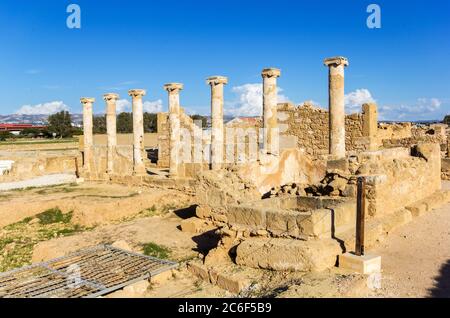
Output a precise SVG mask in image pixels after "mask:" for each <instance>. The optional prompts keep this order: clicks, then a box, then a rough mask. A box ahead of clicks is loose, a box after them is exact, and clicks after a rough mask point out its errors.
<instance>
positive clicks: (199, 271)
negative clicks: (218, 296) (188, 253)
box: [187, 262, 209, 281]
mask: <svg viewBox="0 0 450 318" xmlns="http://www.w3.org/2000/svg"><path fill="white" fill-rule="evenodd" d="M187 268H188V271H189V272H191V273H192V274H193V275H195V276H197V277H199V278H201V279H202V280H205V281H209V272H208V268H207V267H206V266H204V265H203V264H201V263H200V262H189V263H188V265H187Z"/></svg>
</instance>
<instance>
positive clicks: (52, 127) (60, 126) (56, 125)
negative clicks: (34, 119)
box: [48, 111, 73, 138]
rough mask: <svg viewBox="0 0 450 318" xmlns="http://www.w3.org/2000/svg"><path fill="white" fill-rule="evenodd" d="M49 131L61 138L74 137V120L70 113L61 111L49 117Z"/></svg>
mask: <svg viewBox="0 0 450 318" xmlns="http://www.w3.org/2000/svg"><path fill="white" fill-rule="evenodd" d="M48 131H49V132H50V133H51V134H56V136H58V137H59V138H67V137H72V136H73V134H72V132H73V129H72V119H71V117H70V114H69V112H68V111H60V112H59V113H56V114H53V115H50V116H48Z"/></svg>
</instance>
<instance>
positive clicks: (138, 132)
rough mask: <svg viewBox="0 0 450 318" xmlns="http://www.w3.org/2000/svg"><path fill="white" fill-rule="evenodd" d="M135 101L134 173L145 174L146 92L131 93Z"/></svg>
mask: <svg viewBox="0 0 450 318" xmlns="http://www.w3.org/2000/svg"><path fill="white" fill-rule="evenodd" d="M129 94H130V96H131V97H132V100H133V102H132V103H133V106H132V110H133V172H134V174H145V173H146V170H145V165H144V152H145V150H144V112H143V104H142V97H143V96H144V95H145V91H144V90H131V91H130V92H129Z"/></svg>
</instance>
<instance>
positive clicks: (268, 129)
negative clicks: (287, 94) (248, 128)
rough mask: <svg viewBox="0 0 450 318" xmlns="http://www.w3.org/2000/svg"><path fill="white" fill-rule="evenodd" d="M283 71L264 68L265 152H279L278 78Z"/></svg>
mask: <svg viewBox="0 0 450 318" xmlns="http://www.w3.org/2000/svg"><path fill="white" fill-rule="evenodd" d="M280 74H281V72H280V70H279V69H276V68H269V69H264V70H263V71H262V77H263V128H264V130H263V134H264V136H263V143H264V144H263V149H264V153H269V154H278V149H276V148H278V147H277V146H278V143H277V141H276V140H275V139H276V138H277V137H278V136H277V132H278V130H277V129H278V118H277V106H278V89H277V78H278V77H279V76H280Z"/></svg>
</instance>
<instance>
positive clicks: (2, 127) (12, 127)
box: [0, 124, 47, 135]
mask: <svg viewBox="0 0 450 318" xmlns="http://www.w3.org/2000/svg"><path fill="white" fill-rule="evenodd" d="M45 128H47V126H42V125H33V124H0V131H9V132H10V133H11V134H13V135H18V134H20V132H21V131H22V130H25V129H45Z"/></svg>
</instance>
